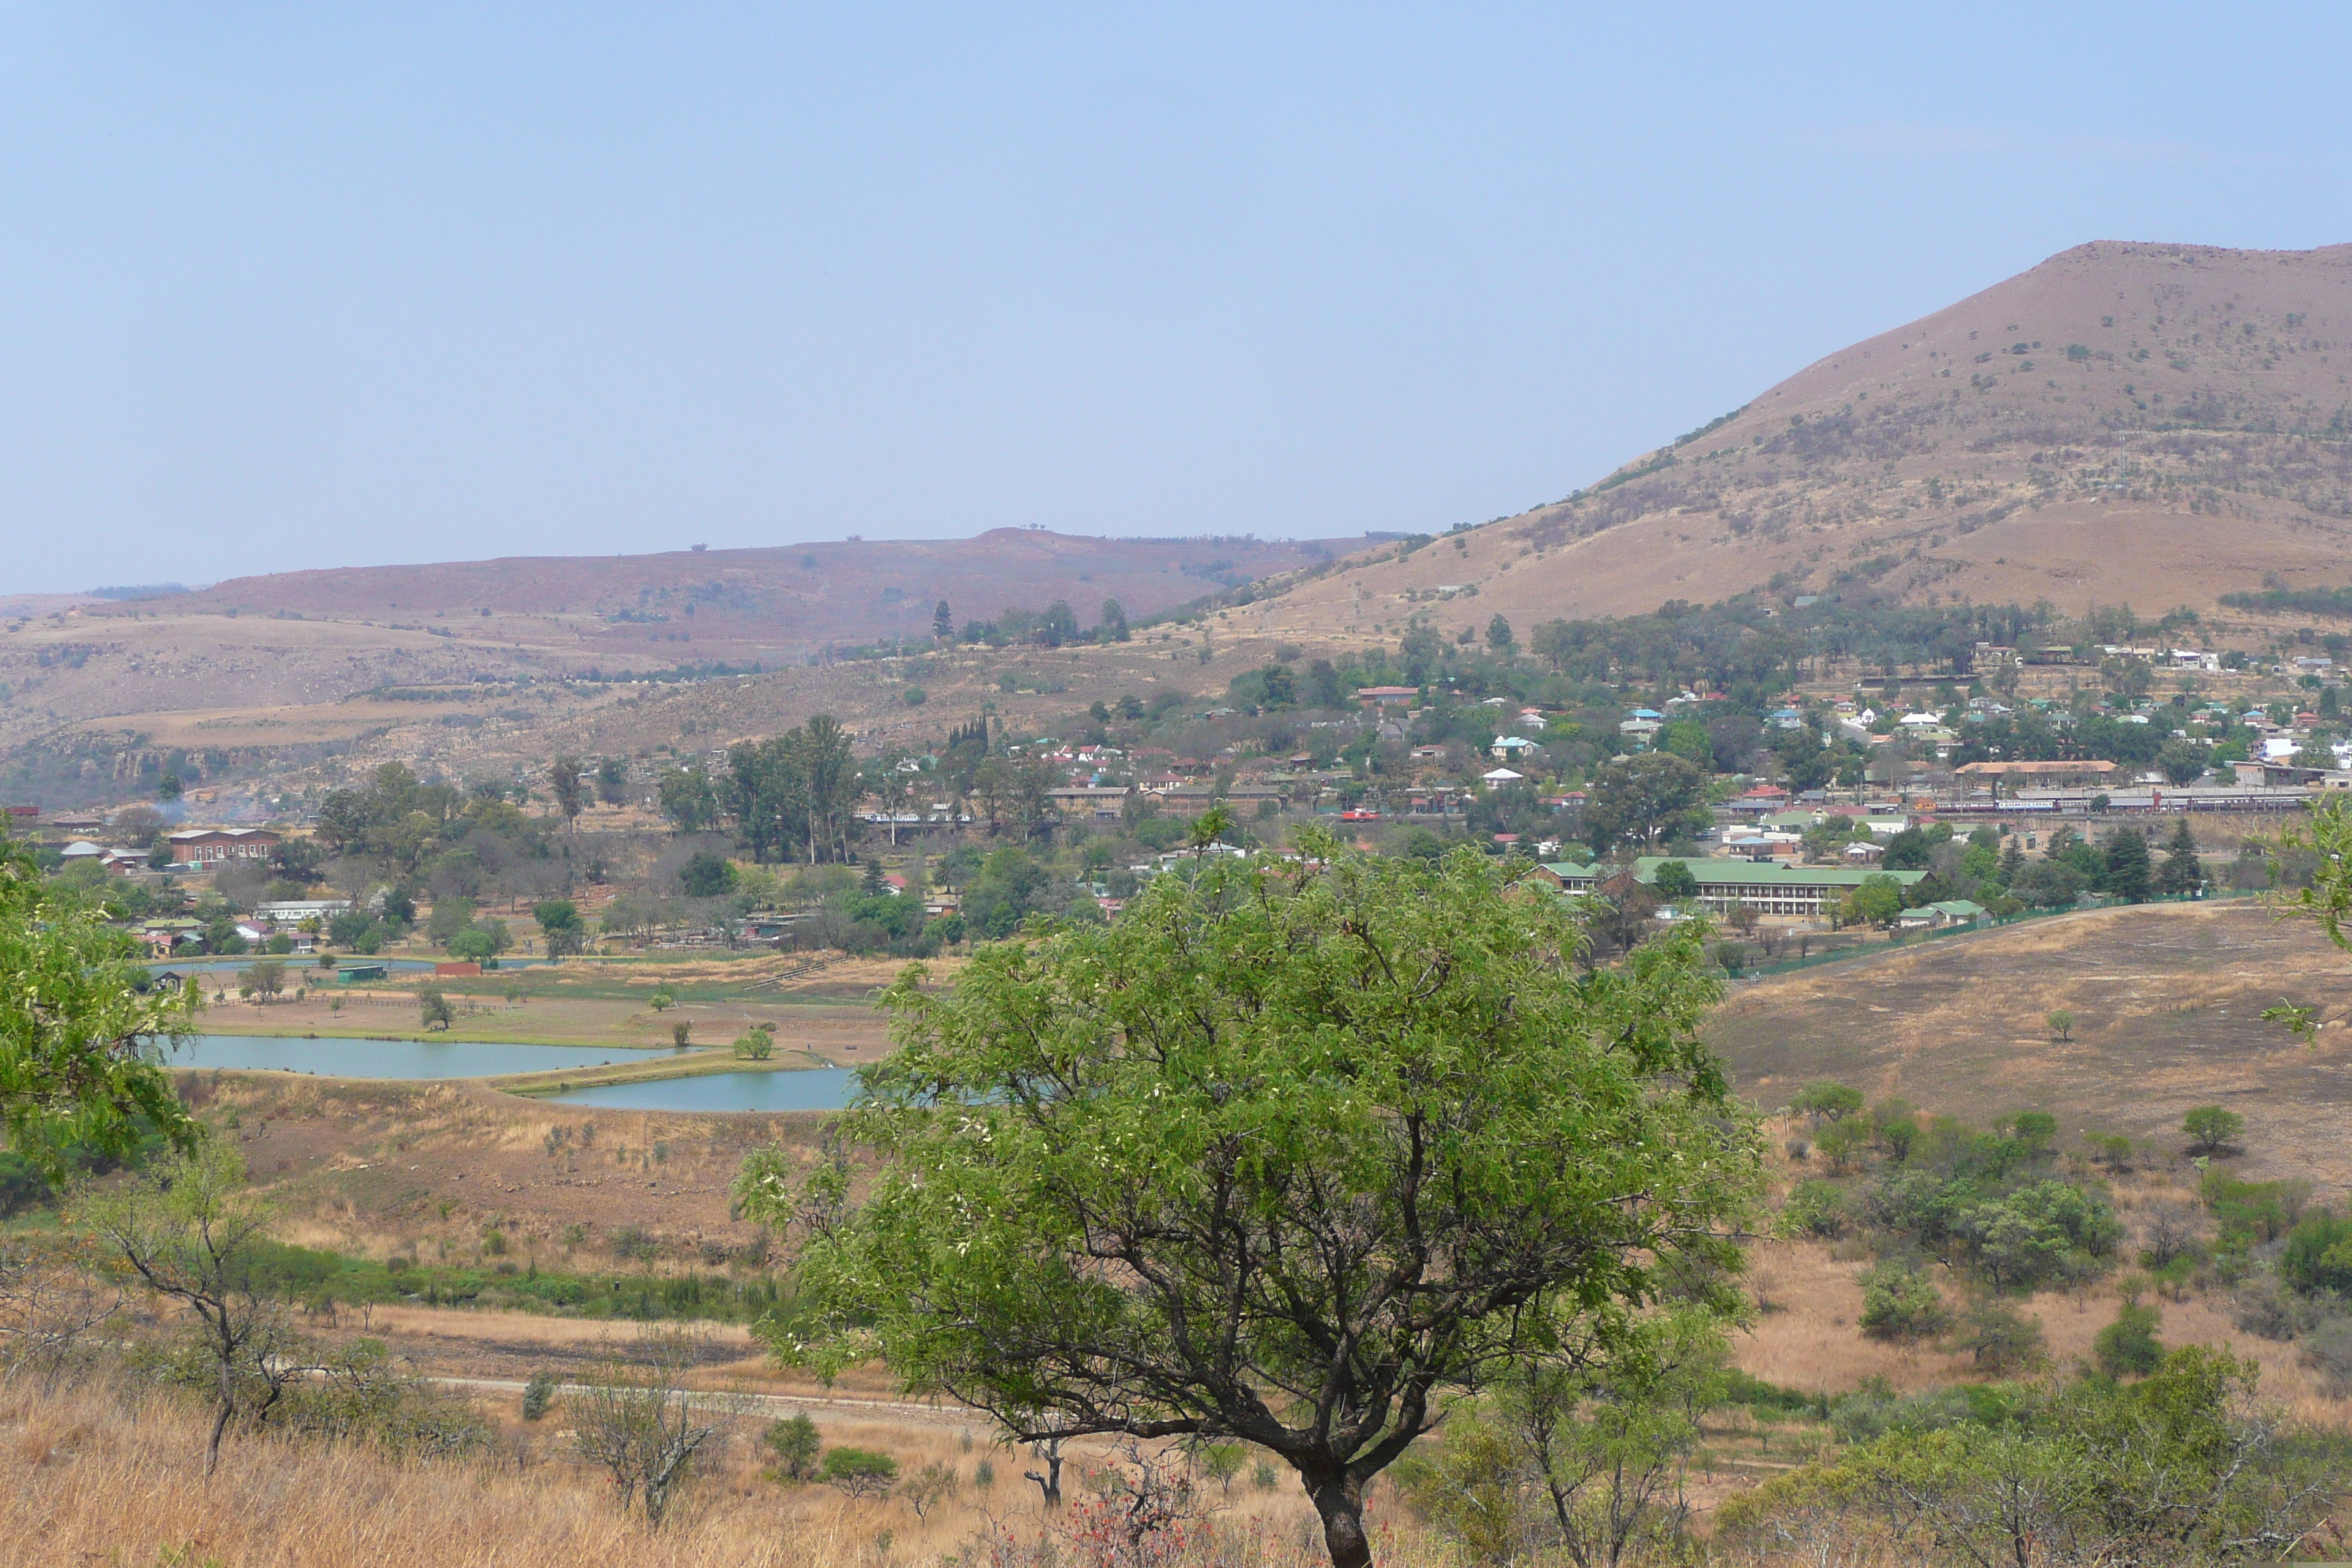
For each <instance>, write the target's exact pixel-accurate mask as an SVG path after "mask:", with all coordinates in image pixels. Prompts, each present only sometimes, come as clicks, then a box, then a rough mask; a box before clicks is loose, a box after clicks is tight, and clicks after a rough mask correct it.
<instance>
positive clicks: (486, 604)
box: [101, 528, 1353, 658]
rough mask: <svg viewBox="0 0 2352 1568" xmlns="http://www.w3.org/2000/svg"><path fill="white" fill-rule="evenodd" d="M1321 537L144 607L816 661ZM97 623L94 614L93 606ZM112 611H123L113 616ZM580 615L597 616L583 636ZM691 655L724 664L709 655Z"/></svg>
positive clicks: (1290, 550) (1093, 607)
mask: <svg viewBox="0 0 2352 1568" xmlns="http://www.w3.org/2000/svg"><path fill="white" fill-rule="evenodd" d="M1351 543H1353V542H1352V541H1333V542H1331V543H1328V544H1324V543H1316V542H1303V543H1302V542H1291V541H1288V540H1284V541H1267V540H1259V539H1240V538H1199V539H1097V538H1087V537H1077V536H1072V535H1068V534H1061V533H1052V532H1047V531H1044V530H1038V529H1013V528H999V529H992V530H991V531H988V532H986V533H982V534H980V535H979V536H977V537H976V538H972V539H954V540H935V541H934V540H876V541H864V540H846V541H835V542H825V543H819V544H793V545H780V546H776V547H772V548H768V549H759V550H711V551H702V550H674V551H669V552H665V553H661V554H652V555H613V556H510V557H508V558H506V559H503V560H497V561H461V562H445V563H436V564H430V565H418V566H364V567H345V568H337V569H332V570H327V571H316V572H287V573H278V574H271V575H268V576H260V577H238V578H233V579H231V580H230V581H228V582H225V583H220V584H215V585H214V586H212V587H210V588H207V589H205V590H203V591H202V592H200V593H196V594H192V595H185V596H174V597H173V598H172V599H170V600H167V601H163V602H161V603H158V602H156V601H145V602H144V603H143V604H142V605H140V606H134V608H144V609H147V610H151V611H152V610H155V609H159V608H160V609H168V610H170V611H171V612H173V613H176V614H197V615H201V614H205V613H207V612H219V611H226V610H230V609H236V610H240V611H242V612H244V613H246V614H248V615H251V614H261V615H272V614H278V613H287V612H291V613H298V614H300V615H302V616H306V617H309V618H312V619H330V620H356V619H364V618H390V619H395V620H413V619H415V618H416V617H418V616H438V615H442V614H445V613H446V614H448V615H459V614H462V615H465V616H479V614H480V612H482V611H484V610H488V612H490V615H491V616H493V617H495V616H570V617H573V618H574V620H573V624H574V625H575V626H581V627H582V629H583V632H584V633H586V635H587V636H588V637H589V639H590V641H591V642H592V643H593V644H597V645H601V646H602V647H607V648H611V649H614V650H615V651H616V652H617V653H626V652H628V651H630V650H631V649H632V648H636V649H639V650H640V651H642V649H643V648H644V647H647V646H652V645H660V649H661V651H662V652H664V653H667V652H669V651H670V649H669V647H668V645H670V644H672V643H678V642H687V641H691V642H694V643H697V644H705V643H708V644H712V645H730V646H732V647H735V648H736V649H737V650H738V651H741V652H742V653H743V654H744V656H745V657H749V650H752V649H758V648H765V649H767V650H768V651H770V652H771V653H775V652H795V653H797V652H804V651H814V650H815V649H817V648H818V647H822V646H823V645H824V644H826V643H851V644H854V643H861V642H869V641H873V640H875V639H877V638H882V637H929V633H930V626H931V615H932V611H933V608H934V607H935V606H936V605H938V604H939V602H940V600H942V599H945V600H947V601H948V602H949V604H950V605H951V606H952V608H953V611H954V614H955V616H956V619H957V621H958V624H961V623H962V622H963V621H965V620H971V619H982V620H984V619H988V618H990V617H992V616H995V615H996V613H997V612H998V611H999V610H1001V609H1003V607H1004V606H1006V605H1019V606H1022V607H1024V608H1028V609H1033V610H1036V609H1043V608H1045V606H1046V605H1049V604H1051V603H1052V602H1053V601H1055V600H1056V599H1063V600H1067V601H1068V602H1069V604H1070V605H1072V606H1073V607H1074V608H1075V609H1076V612H1077V614H1078V616H1079V617H1080V620H1081V621H1082V622H1083V623H1084V624H1086V625H1089V626H1090V625H1092V624H1093V623H1094V620H1095V617H1096V613H1097V610H1099V609H1100V607H1101V605H1102V603H1103V601H1104V600H1106V599H1118V601H1119V602H1120V603H1121V605H1124V606H1125V608H1126V610H1127V613H1128V614H1129V616H1145V615H1149V614H1150V613H1152V612H1153V611H1156V610H1161V609H1165V608H1167V607H1169V606H1170V605H1180V604H1182V603H1184V602H1185V601H1187V600H1189V599H1193V598H1197V597H1199V596H1200V595H1202V594H1206V593H1210V592H1213V591H1214V590H1215V589H1216V588H1217V587H1218V586H1219V585H1221V584H1235V583H1241V582H1245V581H1248V580H1249V579H1251V578H1254V577H1261V576H1264V575H1266V574H1269V573H1275V572H1282V571H1287V570H1290V569H1292V568H1295V567H1298V566H1301V565H1307V564H1311V563H1316V562H1318V561H1323V560H1328V558H1329V557H1330V555H1331V553H1332V552H1333V549H1334V548H1335V547H1336V548H1338V549H1343V550H1344V549H1346V548H1348V547H1349V544H1351ZM101 613H102V612H101ZM117 613H123V612H117ZM591 618H593V620H601V621H602V622H604V625H603V626H601V627H593V626H592V621H591ZM698 657H702V658H720V657H731V656H730V655H725V654H721V653H719V652H717V651H715V648H714V651H712V652H710V653H707V654H704V653H700V652H699V650H698Z"/></svg>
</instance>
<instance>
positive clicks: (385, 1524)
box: [0, 1390, 874, 1568]
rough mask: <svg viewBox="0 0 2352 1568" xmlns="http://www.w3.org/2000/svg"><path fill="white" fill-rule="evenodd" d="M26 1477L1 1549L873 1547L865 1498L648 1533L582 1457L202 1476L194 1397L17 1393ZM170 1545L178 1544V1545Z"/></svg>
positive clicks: (58, 1557)
mask: <svg viewBox="0 0 2352 1568" xmlns="http://www.w3.org/2000/svg"><path fill="white" fill-rule="evenodd" d="M0 1439H5V1443H6V1448H5V1453H6V1456H7V1459H8V1463H9V1468H10V1470H11V1472H12V1480H13V1484H12V1485H11V1486H9V1487H8V1488H7V1489H6V1490H5V1493H0V1564H5V1565H6V1568H18V1565H20V1564H21V1565H22V1568H57V1565H58V1564H66V1563H107V1564H118V1563H119V1564H122V1565H123V1568H146V1565H147V1564H151V1563H157V1564H160V1563H184V1564H186V1565H187V1568H196V1565H197V1564H202V1563H208V1562H216V1563H220V1564H222V1565H223V1568H232V1565H233V1568H345V1565H351V1568H358V1565H362V1564H365V1565H367V1568H409V1565H412V1564H413V1565H414V1568H472V1565H475V1564H479V1565H481V1568H490V1565H492V1564H496V1565H497V1568H579V1565H580V1564H583V1563H630V1564H633V1565H638V1568H719V1564H726V1565H728V1568H737V1565H743V1568H752V1565H770V1564H772V1565H775V1568H798V1565H800V1564H804V1563H805V1564H818V1563H858V1562H860V1561H862V1560H871V1559H872V1558H873V1555H874V1554H873V1552H872V1551H871V1547H872V1542H873V1533H872V1531H871V1529H870V1528H862V1527H863V1526H864V1524H865V1521H860V1520H856V1519H853V1518H852V1517H851V1510H848V1509H836V1510H834V1513H833V1515H832V1517H825V1516H824V1515H823V1514H822V1513H814V1512H813V1513H812V1514H811V1516H809V1517H807V1518H805V1519H803V1520H800V1521H796V1527H795V1528H793V1529H792V1530H789V1531H787V1530H781V1529H779V1528H778V1526H779V1523H780V1521H779V1519H778V1517H777V1512H776V1510H775V1509H774V1508H773V1507H772V1506H770V1507H766V1508H761V1507H759V1506H757V1505H756V1504H754V1503H753V1502H752V1501H751V1500H750V1499H749V1498H747V1497H741V1496H737V1495H735V1494H733V1493H732V1492H731V1490H730V1489H723V1488H703V1489H699V1490H698V1491H697V1492H696V1493H695V1494H694V1496H693V1498H692V1499H691V1500H690V1501H689V1503H688V1506H687V1508H686V1510H685V1517H684V1518H682V1519H680V1520H679V1521H677V1522H676V1524H675V1525H674V1527H673V1528H670V1529H667V1530H664V1531H659V1532H654V1531H647V1530H646V1528H645V1527H644V1526H643V1525H642V1524H640V1523H638V1522H636V1521H632V1520H629V1519H626V1518H624V1517H623V1516H622V1515H621V1514H620V1513H619V1512H617V1511H616V1510H615V1509H614V1506H613V1504H612V1502H611V1500H609V1498H608V1497H606V1496H605V1495H604V1490H605V1489H604V1488H602V1487H600V1486H597V1485H596V1484H594V1483H593V1482H592V1481H591V1480H589V1479H587V1478H585V1477H583V1476H576V1475H574V1474H572V1472H571V1471H570V1469H569V1468H568V1467H566V1468H555V1467H551V1466H547V1465H541V1466H538V1467H535V1468H512V1467H499V1468H493V1467H489V1466H484V1465H478V1464H473V1463H456V1462H417V1463H402V1462H398V1461H395V1460H393V1459H389V1458H384V1457H382V1456H380V1455H377V1454H373V1453H371V1452H368V1451H366V1450H363V1449H359V1448H320V1447H297V1446H294V1445H291V1444H288V1443H281V1442H278V1441H274V1440H267V1439H262V1440H251V1439H249V1440H247V1441H243V1442H236V1443H232V1444H231V1445H230V1446H229V1447H227V1448H226V1450H224V1452H223V1454H222V1458H221V1467H220V1470H219V1472H218V1473H217V1474H216V1475H215V1476H214V1477H213V1478H212V1479H210V1480H209V1481H207V1480H206V1479H205V1476H204V1473H203V1433H202V1425H201V1422H200V1421H199V1419H198V1418H197V1417H196V1416H195V1415H194V1414H193V1413H192V1412H190V1411H188V1410H186V1409H184V1408H183V1407H181V1406H179V1405H175V1404H173V1403H172V1402H171V1401H169V1400H167V1399H164V1398H162V1397H160V1396H150V1397H148V1398H146V1399H144V1400H143V1401H142V1402H141V1403H139V1404H138V1405H135V1406H133V1407H132V1408H131V1410H130V1411H129V1412H128V1413H127V1414H126V1413H125V1412H123V1411H122V1410H121V1408H120V1407H119V1406H118V1405H115V1404H114V1396H113V1395H112V1394H109V1393H107V1392H104V1391H99V1390H92V1391H84V1392H81V1393H78V1394H67V1395H61V1396H58V1397H54V1398H47V1399H43V1398H40V1397H38V1396H37V1395H34V1394H29V1393H22V1392H20V1393H15V1394H10V1395H8V1396H6V1397H5V1399H4V1400H0ZM167 1552H173V1553H177V1554H178V1555H176V1556H173V1555H166V1553H167Z"/></svg>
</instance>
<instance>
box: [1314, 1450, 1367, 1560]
mask: <svg viewBox="0 0 2352 1568" xmlns="http://www.w3.org/2000/svg"><path fill="white" fill-rule="evenodd" d="M1307 1497H1308V1498H1309V1499H1311V1500H1313V1502H1314V1504H1315V1511H1316V1512H1317V1513H1318V1514H1320V1515H1322V1516H1323V1550H1324V1551H1325V1552H1327V1553H1328V1554H1329V1556H1330V1558H1331V1568H1372V1542H1371V1538H1370V1536H1367V1535H1366V1534H1365V1533H1364V1483H1363V1482H1361V1481H1360V1480H1358V1479H1355V1478H1354V1477H1353V1476H1349V1475H1348V1474H1346V1473H1345V1472H1342V1473H1341V1474H1340V1475H1339V1476H1336V1477H1333V1478H1331V1479H1328V1480H1316V1479H1309V1480H1308V1481H1307Z"/></svg>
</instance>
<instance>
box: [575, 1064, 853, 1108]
mask: <svg viewBox="0 0 2352 1568" xmlns="http://www.w3.org/2000/svg"><path fill="white" fill-rule="evenodd" d="M856 1093H857V1079H856V1074H855V1073H854V1072H852V1071H851V1069H849V1068H810V1069H808V1070H806V1071H800V1072H791V1071H787V1072H714V1073H704V1074H702V1075H700V1076H699V1077H697V1078H659V1079H648V1080H647V1081H646V1082H643V1083H612V1084H600V1085H598V1086H597V1087H596V1088H594V1089H571V1090H568V1091H566V1092H565V1093H562V1094H551V1095H549V1096H547V1097H546V1098H547V1099H548V1100H551V1101H552V1102H554V1103H555V1104H558V1105H609V1106H614V1107H615V1108H617V1109H620V1110H841V1109H842V1108H843V1107H845V1106H846V1105H847V1104H849V1102H850V1101H851V1100H853V1099H854V1098H856Z"/></svg>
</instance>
